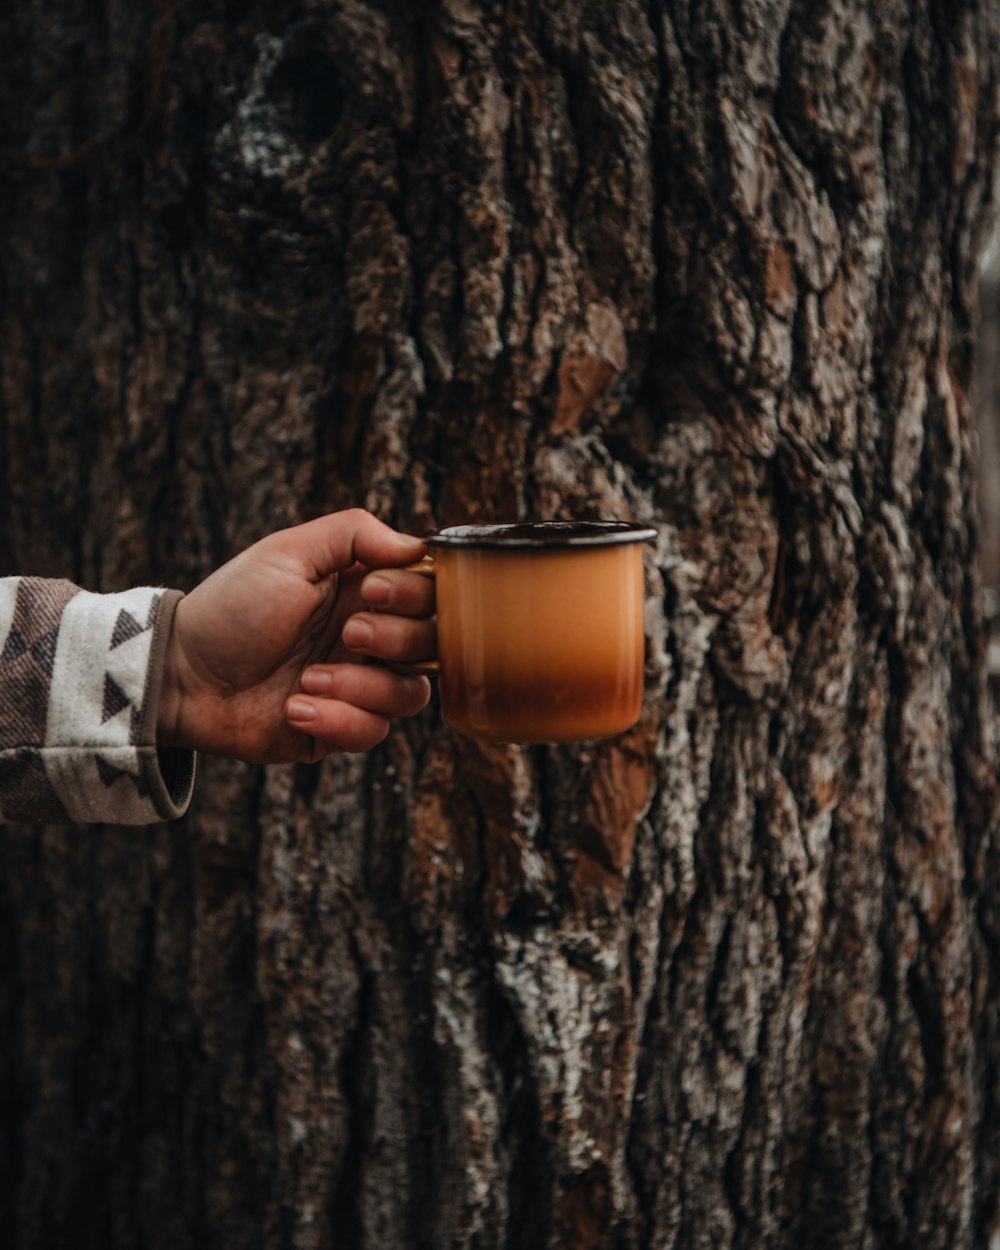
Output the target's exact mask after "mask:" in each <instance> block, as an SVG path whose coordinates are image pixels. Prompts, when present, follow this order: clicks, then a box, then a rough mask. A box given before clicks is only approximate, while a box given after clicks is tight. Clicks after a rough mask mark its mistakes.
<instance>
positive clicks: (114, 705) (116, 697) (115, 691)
mask: <svg viewBox="0 0 1000 1250" xmlns="http://www.w3.org/2000/svg"><path fill="white" fill-rule="evenodd" d="M131 701H132V700H131V699H130V698H129V697H128V695H127V694H126V693H125V691H124V690H123V689H122V688H121V686H119V684H118V683H117V682H116V681H115V679H114V678H113V677H112V676H111V674H110V673H105V674H104V710H103V711H102V713H101V724H102V725H103V724H105V723H106V722H107V721H109V720H110V719H111V718H112V716H117V715H118V713H119V712H120V711H121V710H122V708H125V707H128V705H129V704H130V703H131Z"/></svg>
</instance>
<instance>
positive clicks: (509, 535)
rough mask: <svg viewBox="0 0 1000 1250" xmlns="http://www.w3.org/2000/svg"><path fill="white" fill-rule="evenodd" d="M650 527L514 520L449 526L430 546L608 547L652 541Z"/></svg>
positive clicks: (653, 532)
mask: <svg viewBox="0 0 1000 1250" xmlns="http://www.w3.org/2000/svg"><path fill="white" fill-rule="evenodd" d="M655 537H656V530H655V529H654V528H653V527H652V526H651V525H642V524H640V523H638V522H633V521H511V522H506V523H503V524H494V523H490V524H488V525H449V526H447V527H446V528H445V529H443V530H438V531H437V532H436V533H433V534H428V535H427V537H426V541H427V544H428V546H430V547H498V548H503V549H507V548H518V549H524V548H527V549H536V550H537V549H549V548H553V547H607V546H611V545H612V544H615V543H641V542H649V541H650V540H651V539H653V538H655Z"/></svg>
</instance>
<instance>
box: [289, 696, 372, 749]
mask: <svg viewBox="0 0 1000 1250" xmlns="http://www.w3.org/2000/svg"><path fill="white" fill-rule="evenodd" d="M285 715H286V716H287V718H288V723H289V725H291V727H292V728H293V729H297V730H298V731H299V732H300V733H303V734H307V735H308V736H309V737H310V738H311V739H312V742H313V746H312V750H311V752H310V755H309V759H310V761H311V760H316V759H320V758H322V756H324V755H330V754H332V753H333V752H334V751H370V750H371V749H372V747H376V746H378V744H379V743H380V742H381V741H382V740H383V739H384V738H385V736H386V735H387V734H388V732H389V721H388V718H387V717H385V716H379V715H377V714H376V713H375V712H366V711H365V709H364V708H360V707H354V706H353V705H352V704H350V703H343V702H341V701H340V700H339V699H330V700H328V701H327V700H320V699H304V698H303V697H302V696H301V695H296V696H295V697H294V698H292V699H289V701H288V703H287V704H286V706H285Z"/></svg>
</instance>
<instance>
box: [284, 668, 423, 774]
mask: <svg viewBox="0 0 1000 1250" xmlns="http://www.w3.org/2000/svg"><path fill="white" fill-rule="evenodd" d="M301 685H302V691H303V693H301V694H296V695H293V696H292V697H291V698H290V699H289V700H288V702H287V703H286V704H285V715H286V717H287V719H288V723H289V724H290V725H291V726H292V728H293V729H297V730H299V731H300V732H302V733H305V734H308V735H309V736H310V737H312V738H314V739H316V740H318V742H319V743H320V744H321V747H322V751H323V753H326V752H329V751H335V750H336V751H369V750H371V748H372V747H373V746H377V745H378V743H380V742H381V741H382V739H383V738H384V737H385V736H386V734H387V733H388V732H389V717H392V716H413V715H415V714H416V713H417V712H419V711H420V710H421V709H422V708H424V707H426V705H427V701H428V700H429V698H430V683H429V682H428V681H427V679H426V677H403V676H400V675H399V674H397V673H392V672H390V671H389V670H388V669H384V668H378V667H376V666H375V665H370V664H316V665H313V666H312V667H311V668H308V669H306V671H305V672H304V673H303V674H302V680H301Z"/></svg>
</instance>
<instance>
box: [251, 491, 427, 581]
mask: <svg viewBox="0 0 1000 1250" xmlns="http://www.w3.org/2000/svg"><path fill="white" fill-rule="evenodd" d="M264 542H266V543H269V544H271V545H272V546H273V547H274V549H275V550H277V551H281V552H282V553H284V555H286V556H288V557H290V558H292V559H293V560H295V561H296V562H297V563H298V564H299V565H300V566H301V567H302V568H303V569H304V570H306V572H307V575H308V576H309V578H310V580H313V581H314V580H317V579H318V578H321V577H328V576H329V575H330V574H331V573H336V572H338V571H340V570H342V569H348V568H350V567H351V566H352V565H353V564H355V563H356V562H358V561H360V562H361V563H362V564H366V565H367V566H368V567H369V568H384V567H390V566H394V565H401V564H411V563H412V562H413V561H414V560H419V559H420V557H421V556H422V555H423V553H424V550H425V548H424V542H423V539H421V538H414V537H413V536H412V535H410V534H400V533H398V532H397V531H396V530H394V529H392V528H391V527H390V526H388V525H386V524H385V523H384V522H383V521H380V520H379V519H378V518H377V517H374V516H372V514H371V513H370V512H365V511H364V510H363V509H362V508H348V509H347V510H346V511H344V512H331V513H330V514H329V515H327V516H322V517H317V519H316V520H315V521H306V522H305V524H304V525H295V526H293V527H292V528H291V529H286V530H279V531H278V532H277V533H275V534H272V535H270V537H269V538H266V539H264Z"/></svg>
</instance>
